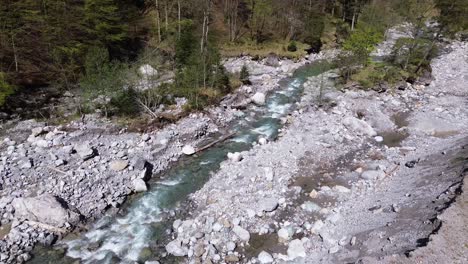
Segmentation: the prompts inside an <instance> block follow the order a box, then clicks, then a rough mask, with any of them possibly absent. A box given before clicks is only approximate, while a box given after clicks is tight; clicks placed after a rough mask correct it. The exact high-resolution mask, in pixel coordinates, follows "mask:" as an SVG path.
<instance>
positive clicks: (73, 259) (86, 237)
mask: <svg viewBox="0 0 468 264" xmlns="http://www.w3.org/2000/svg"><path fill="white" fill-rule="evenodd" d="M327 69H328V63H326V62H314V63H312V64H308V65H306V66H303V67H301V68H299V69H298V70H296V71H295V73H294V74H293V76H292V77H289V78H286V79H283V80H282V81H281V82H280V87H279V88H278V89H277V90H275V91H273V92H272V93H270V95H269V96H268V97H267V103H266V106H265V107H252V108H249V109H248V110H245V112H244V115H243V116H241V117H240V118H238V119H237V120H236V121H235V122H234V123H233V124H232V126H231V131H233V132H235V136H234V137H233V138H231V139H230V140H227V141H225V142H222V143H219V144H218V145H216V146H214V147H211V148H209V149H207V150H205V151H203V152H201V153H199V154H197V155H195V156H192V157H185V158H183V159H182V160H181V161H179V162H178V163H176V165H175V166H174V167H173V168H172V169H170V170H169V171H168V172H167V173H165V174H164V175H163V177H162V179H161V178H160V177H154V178H155V180H154V181H153V182H150V190H149V191H148V192H147V193H145V194H143V195H141V196H137V197H135V198H134V199H131V201H129V202H128V203H127V204H126V205H125V208H124V209H122V210H123V213H120V214H119V215H118V216H105V217H103V218H101V219H100V220H98V221H97V222H96V223H94V224H92V226H91V227H90V229H89V231H88V232H86V233H83V234H80V235H79V236H78V237H76V238H75V239H71V240H70V239H68V240H64V241H62V242H59V243H58V245H57V246H55V247H54V248H37V249H35V251H34V252H33V253H34V258H33V259H32V260H31V261H29V263H32V264H45V263H51V264H52V263H54V264H57V263H67V264H68V263H86V264H88V263H89V264H90V263H93V264H94V263H135V262H138V263H144V261H146V260H149V259H154V258H159V257H160V255H161V253H162V251H163V250H162V248H163V247H164V245H161V244H159V245H158V242H157V241H164V236H166V239H167V233H166V232H165V230H166V229H167V228H169V227H170V225H171V220H173V219H172V218H171V217H170V214H168V213H167V212H169V211H171V210H173V209H174V208H176V207H177V206H180V204H181V203H184V202H185V201H187V198H188V195H189V194H191V193H193V192H195V191H197V190H199V189H200V188H201V187H202V186H203V184H204V183H205V182H206V181H207V180H208V179H209V177H210V175H211V174H212V173H213V172H215V171H216V170H218V169H219V167H220V164H221V162H223V161H224V160H226V159H227V153H229V152H240V151H245V150H249V149H250V148H251V147H252V143H254V142H256V141H257V140H258V138H259V137H266V138H268V139H269V140H274V139H275V138H276V137H277V136H278V132H279V129H280V128H281V127H282V122H281V118H283V117H285V116H287V115H288V114H289V113H291V112H292V111H293V110H294V108H295V107H294V106H295V103H296V102H298V101H299V100H300V98H301V94H302V91H303V84H304V82H305V81H306V80H307V78H308V77H312V76H316V75H318V74H320V73H322V72H324V71H325V70H327ZM156 178H157V179H156Z"/></svg>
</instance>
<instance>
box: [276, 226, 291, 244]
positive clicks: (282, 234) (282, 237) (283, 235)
mask: <svg viewBox="0 0 468 264" xmlns="http://www.w3.org/2000/svg"><path fill="white" fill-rule="evenodd" d="M293 235H294V230H293V228H292V227H283V228H281V229H280V230H278V241H279V242H286V241H289V240H290V239H291V238H292V236H293Z"/></svg>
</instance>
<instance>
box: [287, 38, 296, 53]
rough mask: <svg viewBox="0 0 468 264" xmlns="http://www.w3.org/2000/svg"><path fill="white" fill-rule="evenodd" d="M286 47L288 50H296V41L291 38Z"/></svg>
mask: <svg viewBox="0 0 468 264" xmlns="http://www.w3.org/2000/svg"><path fill="white" fill-rule="evenodd" d="M287 49H288V51H289V52H296V51H297V43H296V41H294V40H293V41H291V42H289V45H288V48H287Z"/></svg>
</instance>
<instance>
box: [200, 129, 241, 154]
mask: <svg viewBox="0 0 468 264" xmlns="http://www.w3.org/2000/svg"><path fill="white" fill-rule="evenodd" d="M235 134H236V133H235V132H232V133H229V134H228V135H226V136H224V137H222V138H220V139H218V140H215V141H213V142H211V143H209V144H207V145H205V146H203V147H201V148H198V149H197V150H196V151H195V153H197V152H200V151H203V150H205V149H207V148H210V147H212V146H214V145H216V144H218V143H220V142H223V141H225V140H226V139H228V138H231V137H232V136H234V135H235Z"/></svg>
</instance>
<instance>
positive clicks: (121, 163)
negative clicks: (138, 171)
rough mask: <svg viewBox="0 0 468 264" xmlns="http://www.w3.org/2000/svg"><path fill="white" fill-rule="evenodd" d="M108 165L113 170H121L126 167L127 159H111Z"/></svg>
mask: <svg viewBox="0 0 468 264" xmlns="http://www.w3.org/2000/svg"><path fill="white" fill-rule="evenodd" d="M109 167H110V169H111V170H113V171H123V170H125V168H127V167H128V160H113V161H111V163H110V165H109Z"/></svg>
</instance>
